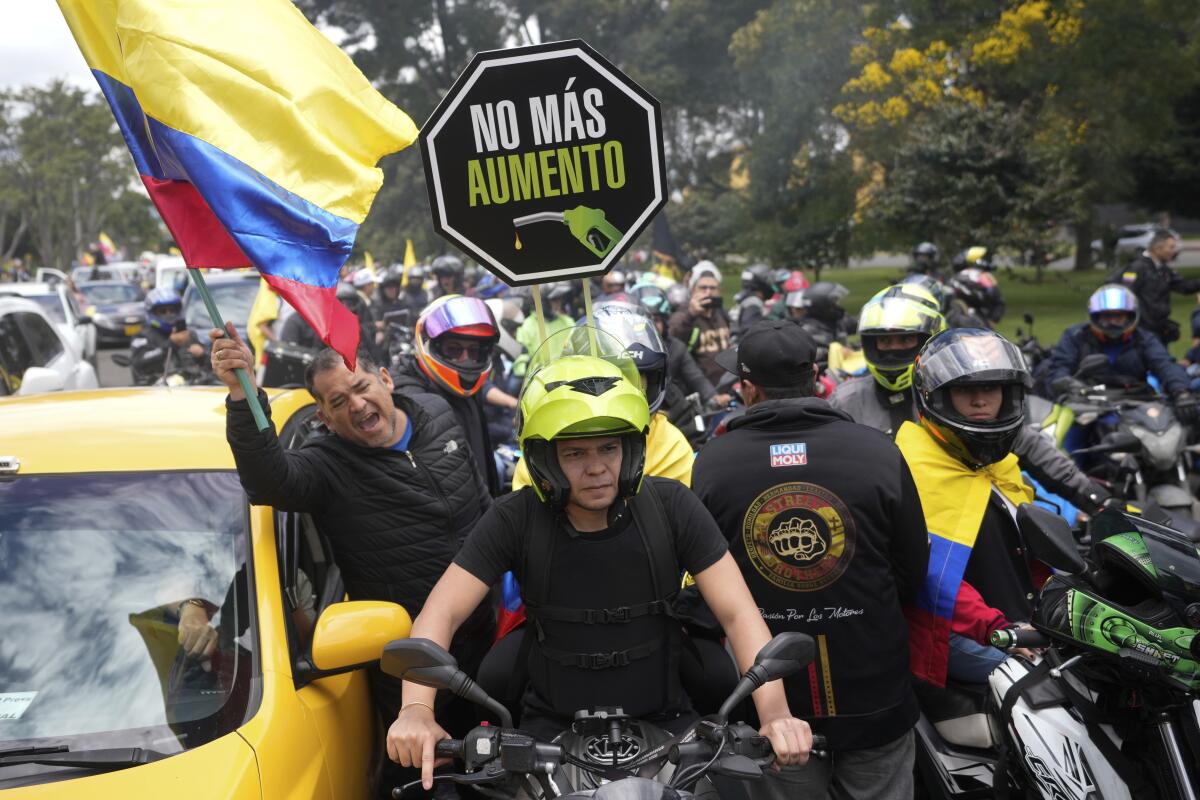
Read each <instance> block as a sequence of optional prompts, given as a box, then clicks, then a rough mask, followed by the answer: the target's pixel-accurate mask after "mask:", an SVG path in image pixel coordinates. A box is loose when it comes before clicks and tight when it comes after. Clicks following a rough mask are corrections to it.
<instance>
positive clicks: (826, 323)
mask: <svg viewBox="0 0 1200 800" xmlns="http://www.w3.org/2000/svg"><path fill="white" fill-rule="evenodd" d="M848 294H850V290H849V289H847V288H846V287H845V286H843V285H842V284H840V283H834V282H832V281H817V282H816V283H814V284H813V285H812V286H809V287H808V288H807V289H801V290H800V291H798V292H792V293H791V294H789V295H788V296H787V299H786V300H785V301H784V302H786V303H787V307H788V316H789V317H790V318H792V319H794V320H796V321H797V322H799V323H800V327H802V328H803V329H804V331H805V332H806V333H807V334H808V335H809V336H811V337H812V340H813V342H814V343H815V344H816V346H817V363H818V364H821V365H824V364H826V363H828V361H829V348H830V346H831V345H832V344H833V343H834V342H837V343H838V344H840V345H845V344H846V343H847V341H848V337H849V335H850V334H852V333H854V332H855V331H856V330H857V329H858V320H856V319H855V318H854V317H852V316H848V315H847V314H846V309H844V308H842V300H843V299H845V297H846V295H848ZM822 369H823V367H822Z"/></svg>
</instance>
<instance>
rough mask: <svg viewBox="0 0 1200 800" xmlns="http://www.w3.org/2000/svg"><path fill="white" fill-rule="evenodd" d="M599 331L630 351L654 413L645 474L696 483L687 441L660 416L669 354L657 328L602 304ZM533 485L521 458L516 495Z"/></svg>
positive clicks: (637, 313)
mask: <svg viewBox="0 0 1200 800" xmlns="http://www.w3.org/2000/svg"><path fill="white" fill-rule="evenodd" d="M592 315H593V317H594V318H595V323H596V328H597V329H598V330H601V331H603V332H604V333H606V334H608V335H609V336H611V337H612V338H613V339H615V340H616V341H617V342H619V343H620V344H621V345H622V346H623V347H625V348H626V350H627V352H628V353H629V354H630V357H631V358H633V360H634V365H635V366H636V368H637V372H638V377H639V379H640V380H641V386H642V391H643V392H644V393H645V395H646V401H647V403H649V407H650V427H649V430H648V431H647V434H646V467H645V469H646V474H647V475H654V476H657V477H661V478H672V479H673V480H677V481H679V482H680V483H682V484H683V485H684V486H689V485H691V482H692V462H693V461H694V459H695V456H694V454H693V452H692V447H691V445H690V444H688V440H687V438H686V437H685V436H684V435H683V433H681V432H680V430H679V428H676V427H675V426H674V425H672V424H671V421H670V420H669V419H667V415H666V413H665V412H663V411H662V404H663V400H664V398H665V397H666V394H667V351H666V346H665V345H664V344H663V340H662V338H661V337H660V336H659V335H658V330H657V329H656V328H655V327H654V322H653V321H652V320H651V319H650V317H649V316H647V315H646V314H644V313H642V310H641V308H639V307H638V306H635V305H633V304H632V303H626V302H622V301H619V300H604V301H601V302H599V303H596V305H595V306H594V307H593V309H592ZM529 483H530V478H529V468H528V466H527V465H526V463H525V459H524V458H522V459H521V460H520V461H519V462H517V467H516V471H515V472H514V473H513V482H512V484H513V489H514V490H516V489H520V488H521V487H523V486H528V485H529Z"/></svg>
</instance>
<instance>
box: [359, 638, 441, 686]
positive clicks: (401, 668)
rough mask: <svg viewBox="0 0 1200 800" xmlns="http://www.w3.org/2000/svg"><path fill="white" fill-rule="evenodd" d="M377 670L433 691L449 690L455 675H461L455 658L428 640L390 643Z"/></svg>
mask: <svg viewBox="0 0 1200 800" xmlns="http://www.w3.org/2000/svg"><path fill="white" fill-rule="evenodd" d="M379 668H380V669H382V670H383V671H384V672H386V673H387V674H388V675H392V676H393V677H396V678H403V679H404V680H406V681H411V682H412V683H419V684H421V685H422V686H431V687H433V688H434V689H449V688H450V684H451V682H452V680H453V678H454V676H455V674H456V673H461V670H459V668H458V661H457V660H456V659H455V658H454V656H452V655H450V654H449V653H447V652H446V651H445V650H444V649H443V648H442V647H440V646H439V645H437V644H435V643H433V642H431V641H429V640H428V639H400V640H397V641H394V642H389V643H388V645H387V646H386V647H384V648H383V658H382V659H381V660H380V662H379Z"/></svg>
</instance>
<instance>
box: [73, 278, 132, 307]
mask: <svg viewBox="0 0 1200 800" xmlns="http://www.w3.org/2000/svg"><path fill="white" fill-rule="evenodd" d="M79 291H81V292H83V296H84V297H86V298H87V299H88V302H89V303H91V304H92V305H94V306H105V305H111V304H113V303H136V302H137V301H139V300H141V299H142V290H141V289H139V288H138V287H136V286H134V285H133V284H132V283H129V284H125V283H105V284H100V285H97V286H81V287H79Z"/></svg>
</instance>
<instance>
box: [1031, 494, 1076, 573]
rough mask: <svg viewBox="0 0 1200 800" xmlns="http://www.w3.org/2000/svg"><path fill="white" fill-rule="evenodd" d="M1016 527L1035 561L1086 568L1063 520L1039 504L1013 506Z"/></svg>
mask: <svg viewBox="0 0 1200 800" xmlns="http://www.w3.org/2000/svg"><path fill="white" fill-rule="evenodd" d="M1017 528H1018V530H1020V532H1021V538H1022V539H1024V540H1025V545H1026V546H1027V547H1028V548H1029V552H1030V553H1031V554H1032V555H1033V557H1034V558H1036V559H1037V560H1038V561H1041V562H1042V563H1043V564H1047V565H1049V566H1051V567H1053V568H1054V569H1056V570H1060V571H1062V572H1071V573H1078V572H1083V571H1084V570H1086V569H1087V564H1085V563H1084V561H1083V556H1081V555H1079V549H1078V548H1077V547H1076V544H1075V537H1074V536H1072V535H1071V526H1070V525H1068V524H1067V521H1066V520H1065V519H1063V518H1062V517H1060V516H1059V515H1058V514H1055V513H1054V512H1053V511H1047V510H1046V509H1044V508H1042V507H1041V506H1035V505H1033V504H1032V503H1026V504H1025V505H1023V506H1021V507H1020V508H1018V509H1017Z"/></svg>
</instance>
